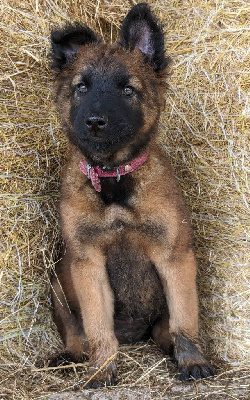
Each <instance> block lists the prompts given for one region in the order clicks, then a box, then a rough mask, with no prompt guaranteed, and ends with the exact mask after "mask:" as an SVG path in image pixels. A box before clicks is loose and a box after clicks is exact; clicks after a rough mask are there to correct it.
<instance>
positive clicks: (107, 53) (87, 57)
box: [74, 44, 141, 86]
mask: <svg viewBox="0 0 250 400" xmlns="http://www.w3.org/2000/svg"><path fill="white" fill-rule="evenodd" d="M135 58H138V55H136V54H134V53H133V54H131V53H130V52H129V51H128V50H126V49H124V48H122V47H121V46H118V45H111V46H110V45H106V44H102V45H96V46H86V47H84V48H83V49H82V50H81V51H80V52H79V54H78V57H77V60H76V62H75V66H74V73H75V78H74V81H77V79H78V81H79V80H80V79H81V78H82V77H84V75H85V76H86V75H89V76H91V75H92V76H99V77H100V76H108V75H110V76H113V77H114V78H119V77H126V76H127V77H128V78H129V79H130V80H133V84H134V85H135V86H137V85H139V82H140V79H139V78H140V75H141V71H140V70H138V67H137V65H136V60H135ZM138 71H139V72H138ZM131 84H132V82H131Z"/></svg>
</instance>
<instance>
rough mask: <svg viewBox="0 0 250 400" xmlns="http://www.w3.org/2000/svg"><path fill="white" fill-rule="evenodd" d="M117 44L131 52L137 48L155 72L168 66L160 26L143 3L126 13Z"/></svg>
mask: <svg viewBox="0 0 250 400" xmlns="http://www.w3.org/2000/svg"><path fill="white" fill-rule="evenodd" d="M119 44H121V45H122V46H124V47H125V48H126V49H129V50H131V51H132V50H133V49H134V48H135V47H137V48H138V49H139V50H140V51H141V52H142V53H143V54H145V56H146V60H147V61H149V62H150V63H151V64H152V65H153V67H154V70H155V71H160V70H163V69H164V68H166V66H167V64H168V58H167V57H166V56H165V51H164V34H163V29H162V26H161V25H160V24H159V23H158V21H157V19H156V17H155V15H154V14H152V12H151V10H150V8H149V7H148V6H147V4H145V3H140V4H137V5H136V6H134V7H133V8H131V10H130V11H129V12H128V14H127V16H126V17H125V19H124V20H123V23H122V27H121V32H120V40H119Z"/></svg>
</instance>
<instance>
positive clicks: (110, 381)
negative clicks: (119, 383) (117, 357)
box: [82, 361, 117, 389]
mask: <svg viewBox="0 0 250 400" xmlns="http://www.w3.org/2000/svg"><path fill="white" fill-rule="evenodd" d="M88 376H89V378H88V379H87V381H86V383H85V384H83V385H82V388H83V389H97V388H100V387H106V386H113V385H115V384H116V377H117V367H116V362H115V361H111V362H110V363H109V364H108V365H107V366H105V367H104V368H102V367H100V368H99V367H90V368H89V373H88Z"/></svg>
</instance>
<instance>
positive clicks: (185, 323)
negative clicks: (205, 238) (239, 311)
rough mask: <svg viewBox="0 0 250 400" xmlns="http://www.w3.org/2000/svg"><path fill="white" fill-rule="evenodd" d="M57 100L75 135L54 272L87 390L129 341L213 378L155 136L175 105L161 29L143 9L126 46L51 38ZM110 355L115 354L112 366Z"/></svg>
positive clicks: (172, 191)
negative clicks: (83, 362) (164, 113)
mask: <svg viewBox="0 0 250 400" xmlns="http://www.w3.org/2000/svg"><path fill="white" fill-rule="evenodd" d="M51 41H52V57H53V65H52V66H53V68H54V70H55V77H56V102H57V106H58V111H59V114H60V117H61V120H62V124H63V126H64V128H65V131H66V133H67V135H68V138H69V143H70V144H69V155H68V164H67V166H66V167H65V168H64V174H63V179H62V186H61V203H60V221H61V227H62V233H63V238H64V241H65V244H66V245H65V252H64V253H65V254H64V255H63V258H62V261H61V262H60V263H59V264H58V266H57V268H56V273H55V276H54V278H53V303H54V309H55V322H56V324H57V326H58V329H59V332H60V334H61V336H62V339H63V342H64V343H65V352H64V353H63V354H61V355H59V356H58V357H56V358H54V359H53V360H52V361H51V363H50V365H51V366H55V365H56V364H58V363H60V362H62V361H64V360H65V359H66V360H68V361H69V360H79V359H81V358H82V357H83V355H84V354H86V353H88V355H89V363H90V376H91V375H92V374H93V373H94V372H95V371H96V370H98V368H99V367H101V366H103V364H104V365H105V367H104V368H102V370H101V371H99V372H98V373H97V374H95V375H94V377H93V378H92V379H91V380H90V382H89V384H88V387H89V386H90V387H98V386H103V385H110V384H113V383H114V382H115V376H116V364H115V355H116V353H117V351H118V342H120V343H122V342H135V341H138V340H142V339H144V338H147V337H149V336H150V335H151V336H152V337H153V339H154V341H155V342H156V343H157V344H158V345H159V346H160V347H161V348H162V349H163V350H164V351H166V352H168V351H169V349H170V347H171V346H172V345H173V346H174V356H175V359H176V361H177V363H178V366H179V371H180V379H181V380H184V379H189V378H190V377H193V378H201V377H207V376H209V375H211V374H213V369H212V367H211V365H210V364H209V363H208V362H207V360H206V359H205V357H204V356H203V354H202V353H201V350H200V348H199V345H198V344H197V336H198V309H197V293H196V282H195V280H196V261H195V256H194V252H193V248H192V231H191V227H190V222H189V216H188V211H187V209H186V207H185V204H184V201H183V198H182V194H181V191H180V188H179V186H178V184H177V182H176V180H175V178H174V176H173V173H172V171H171V168H170V165H169V161H168V159H167V157H166V155H165V153H164V152H162V151H161V150H160V149H159V148H158V147H157V146H156V144H155V141H156V135H157V129H158V121H159V115H160V111H161V110H162V108H163V105H164V91H165V78H166V67H167V64H168V59H167V58H166V56H165V53H164V37H163V31H162V27H161V26H160V25H159V24H158V22H157V20H156V18H155V16H154V15H152V13H151V11H150V9H149V8H148V6H147V5H146V4H138V5H136V6H135V7H133V8H132V9H131V10H130V11H129V13H128V15H127V16H126V18H125V19H124V21H123V25H122V28H121V34H120V40H119V42H118V43H117V44H114V45H107V44H104V43H102V42H101V41H100V40H99V39H98V38H97V36H96V35H95V33H94V32H93V31H92V30H91V29H89V28H88V27H86V26H84V25H80V24H79V25H67V26H66V27H64V28H63V29H62V30H56V31H53V32H52V34H51ZM107 360H108V362H107Z"/></svg>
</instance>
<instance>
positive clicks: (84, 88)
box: [77, 82, 88, 93]
mask: <svg viewBox="0 0 250 400" xmlns="http://www.w3.org/2000/svg"><path fill="white" fill-rule="evenodd" d="M77 89H78V92H80V93H86V92H87V91H88V88H87V86H86V85H85V83H83V82H81V83H79V85H77Z"/></svg>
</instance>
